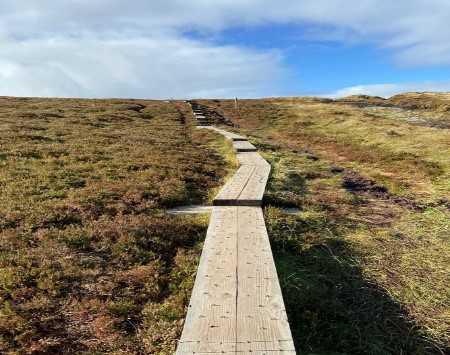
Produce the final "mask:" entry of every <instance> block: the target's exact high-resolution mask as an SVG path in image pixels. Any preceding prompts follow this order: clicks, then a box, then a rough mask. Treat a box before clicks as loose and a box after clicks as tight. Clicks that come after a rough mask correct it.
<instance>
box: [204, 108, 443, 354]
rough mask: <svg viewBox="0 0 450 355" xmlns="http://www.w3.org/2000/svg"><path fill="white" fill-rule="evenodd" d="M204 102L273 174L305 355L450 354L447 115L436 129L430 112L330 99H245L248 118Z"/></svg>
mask: <svg viewBox="0 0 450 355" xmlns="http://www.w3.org/2000/svg"><path fill="white" fill-rule="evenodd" d="M205 103H207V104H208V105H210V106H211V107H217V106H219V107H220V109H221V111H222V112H227V113H228V115H229V116H230V117H232V118H233V121H234V123H236V124H238V125H239V126H240V129H239V131H240V132H242V133H244V134H247V135H249V136H253V141H254V143H256V144H257V145H258V149H259V150H260V151H262V152H263V153H264V154H265V157H266V158H267V160H268V161H270V162H271V164H272V167H273V172H272V177H271V179H270V183H269V186H268V190H267V193H266V196H265V199H266V203H265V204H266V208H265V216H266V223H267V227H268V231H269V235H270V238H271V243H272V247H273V250H274V254H275V259H276V263H277V270H278V273H279V276H280V281H281V283H282V289H283V294H284V298H285V301H286V306H287V311H288V316H289V320H290V324H291V327H292V330H293V335H294V338H295V342H296V346H297V350H298V351H299V352H300V353H304V354H443V353H446V352H448V351H449V350H450V314H449V309H450V289H449V286H448V285H449V272H448V270H450V248H449V247H450V241H449V236H450V203H449V197H450V186H449V181H450V179H449V177H450V175H449V173H450V160H449V159H450V133H449V131H448V129H445V128H441V127H443V126H445V124H444V123H445V122H446V121H447V120H449V119H448V116H446V115H445V114H442V112H441V111H440V112H439V114H440V116H439V117H440V123H439V127H431V126H432V125H435V120H434V119H432V118H430V120H429V121H427V117H432V113H433V112H432V111H429V110H428V111H426V112H425V111H422V110H423V108H420V109H419V110H415V111H414V115H416V116H420V117H421V119H422V120H423V121H424V122H425V123H427V122H429V123H430V125H428V124H424V122H423V121H421V122H420V124H417V121H416V120H414V121H410V120H407V119H404V115H403V112H400V111H399V110H398V109H396V108H385V109H384V111H383V114H378V113H376V112H375V113H374V111H373V108H371V107H357V106H355V105H348V104H343V103H336V102H327V101H324V100H311V99H292V100H289V99H282V100H276V99H274V100H248V101H247V100H245V101H241V102H240V115H238V114H237V113H236V112H235V110H234V108H233V102H232V101H219V102H217V101H205ZM409 114H410V112H408V115H409ZM293 207H294V208H298V213H295V214H288V213H286V211H287V210H286V208H293Z"/></svg>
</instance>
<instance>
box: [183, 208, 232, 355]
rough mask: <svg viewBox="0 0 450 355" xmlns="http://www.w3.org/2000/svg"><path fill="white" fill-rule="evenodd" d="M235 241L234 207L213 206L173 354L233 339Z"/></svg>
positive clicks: (206, 348) (208, 349)
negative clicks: (189, 298) (183, 320)
mask: <svg viewBox="0 0 450 355" xmlns="http://www.w3.org/2000/svg"><path fill="white" fill-rule="evenodd" d="M236 244H237V208H236V207H214V208H213V211H212V213H211V219H210V225H209V227H208V232H207V235H206V239H205V244H204V247H203V252H202V256H201V258H200V265H199V268H198V271H197V276H196V279H195V284H194V289H193V291H192V295H191V301H190V304H189V308H188V313H187V316H186V320H185V324H184V328H183V333H182V336H181V339H180V342H179V346H178V349H177V354H186V353H190V352H191V351H192V352H195V353H197V349H198V351H202V352H211V353H214V352H217V351H219V350H220V352H222V351H224V350H226V349H225V347H224V346H222V345H223V344H230V343H231V344H233V343H235V342H236V297H237V295H236V292H237V289H236V287H237V283H236V277H237V275H236V265H237V248H236ZM218 344H219V345H221V346H218ZM186 349H187V350H186Z"/></svg>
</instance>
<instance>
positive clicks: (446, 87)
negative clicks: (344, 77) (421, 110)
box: [323, 81, 450, 98]
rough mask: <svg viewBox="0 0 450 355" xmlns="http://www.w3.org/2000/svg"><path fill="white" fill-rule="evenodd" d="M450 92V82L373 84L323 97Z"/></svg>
mask: <svg viewBox="0 0 450 355" xmlns="http://www.w3.org/2000/svg"><path fill="white" fill-rule="evenodd" d="M433 91H439V92H445V91H449V92H450V82H447V81H446V82H427V83H400V84H371V85H356V86H350V87H347V88H343V89H339V90H337V91H335V92H333V93H330V94H327V95H323V96H324V97H331V98H340V97H346V96H350V95H371V96H381V97H384V98H389V97H391V96H393V95H396V94H400V93H403V92H433Z"/></svg>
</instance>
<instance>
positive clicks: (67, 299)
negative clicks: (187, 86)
mask: <svg viewBox="0 0 450 355" xmlns="http://www.w3.org/2000/svg"><path fill="white" fill-rule="evenodd" d="M214 144H216V145H217V144H221V145H222V144H223V142H218V141H216V140H215V139H214V138H213V136H212V135H211V134H210V133H207V132H201V131H196V130H194V129H193V128H192V125H191V119H190V113H189V111H188V107H187V106H186V105H184V104H182V103H165V102H158V101H143V100H139V101H137V100H75V99H70V100H69V99H31V98H0V187H1V194H0V353H3V354H8V353H11V354H13V353H14V354H15V353H29V354H32V353H36V354H47V353H48V354H50V353H58V354H60V353H68V354H74V353H92V354H93V353H114V354H132V353H161V354H170V353H171V352H172V351H173V349H174V345H175V342H176V340H177V338H178V336H179V333H180V328H181V325H182V321H183V318H184V315H185V306H186V303H187V302H188V299H189V294H190V290H191V287H192V282H193V277H194V275H195V270H196V265H197V260H198V256H199V253H200V250H201V242H202V240H203V238H204V235H205V230H206V229H205V228H206V225H207V220H206V219H205V218H198V217H196V218H193V217H180V216H169V215H167V214H166V213H165V209H166V208H167V207H170V206H176V205H181V204H187V203H192V202H196V203H200V202H202V201H205V200H206V199H208V191H210V190H211V189H214V188H216V187H218V186H220V185H221V179H222V178H223V176H224V174H225V173H226V162H225V161H224V158H223V156H222V155H221V154H219V153H218V151H219V150H218V149H215V148H214V147H213V145H214Z"/></svg>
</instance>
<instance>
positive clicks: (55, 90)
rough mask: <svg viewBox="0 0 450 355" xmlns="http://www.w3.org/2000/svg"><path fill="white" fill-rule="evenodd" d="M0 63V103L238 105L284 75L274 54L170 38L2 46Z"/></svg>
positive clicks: (36, 41) (65, 40) (51, 41)
mask: <svg viewBox="0 0 450 355" xmlns="http://www.w3.org/2000/svg"><path fill="white" fill-rule="evenodd" d="M0 57H1V60H0V95H10V94H12V93H13V94H15V95H23V96H66V97H73V96H78V97H96V96H102V97H152V98H165V97H198V96H203V95H208V96H218V97H223V96H233V95H236V96H240V97H244V96H255V95H268V94H269V93H270V92H271V91H272V90H273V87H272V84H270V85H268V83H270V82H271V79H274V78H278V77H280V76H282V75H283V70H282V69H280V56H279V54H278V53H276V52H268V53H259V52H255V51H251V50H246V49H243V48H238V47H233V46H214V45H208V44H205V43H201V42H198V41H193V40H187V39H182V38H178V37H174V36H158V37H154V38H133V39H120V38H119V39H100V38H95V37H92V36H90V37H88V38H77V39H71V38H63V39H61V38H58V39H34V40H27V41H25V42H20V43H7V44H6V45H5V44H3V45H2V46H1V48H0ZM275 85H276V84H275Z"/></svg>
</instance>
